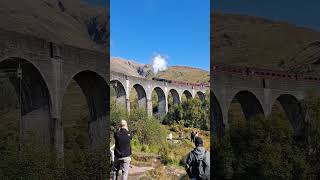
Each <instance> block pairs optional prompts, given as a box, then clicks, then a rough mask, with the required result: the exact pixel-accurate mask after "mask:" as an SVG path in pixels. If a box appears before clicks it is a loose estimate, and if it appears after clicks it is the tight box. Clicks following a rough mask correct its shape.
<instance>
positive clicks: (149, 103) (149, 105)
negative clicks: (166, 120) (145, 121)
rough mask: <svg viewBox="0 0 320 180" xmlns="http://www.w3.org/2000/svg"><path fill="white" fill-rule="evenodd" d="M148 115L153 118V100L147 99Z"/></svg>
mask: <svg viewBox="0 0 320 180" xmlns="http://www.w3.org/2000/svg"><path fill="white" fill-rule="evenodd" d="M147 113H148V115H149V116H152V100H151V99H147Z"/></svg>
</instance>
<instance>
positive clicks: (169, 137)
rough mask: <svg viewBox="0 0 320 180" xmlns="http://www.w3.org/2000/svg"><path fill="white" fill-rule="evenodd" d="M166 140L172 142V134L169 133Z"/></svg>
mask: <svg viewBox="0 0 320 180" xmlns="http://www.w3.org/2000/svg"><path fill="white" fill-rule="evenodd" d="M168 139H169V140H170V141H171V140H172V133H169V135H168Z"/></svg>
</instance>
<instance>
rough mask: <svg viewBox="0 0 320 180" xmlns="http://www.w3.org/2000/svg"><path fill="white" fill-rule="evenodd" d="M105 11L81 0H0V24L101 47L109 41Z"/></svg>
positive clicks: (97, 48)
mask: <svg viewBox="0 0 320 180" xmlns="http://www.w3.org/2000/svg"><path fill="white" fill-rule="evenodd" d="M108 11H109V9H108V8H107V7H102V6H97V5H92V4H89V3H87V2H85V1H81V0H3V1H0V19H2V21H1V22H0V28H1V29H4V30H10V31H16V32H20V33H24V34H30V35H34V36H37V37H40V38H44V39H47V40H49V41H53V42H57V43H64V44H68V45H73V46H77V47H81V48H86V49H93V50H99V51H102V50H104V49H105V48H106V44H107V43H106V42H108V41H109V37H108V36H109V32H108V31H107V27H108V24H109V20H108V19H109V17H108V14H109V13H108ZM108 44H109V43H108Z"/></svg>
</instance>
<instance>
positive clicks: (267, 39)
mask: <svg viewBox="0 0 320 180" xmlns="http://www.w3.org/2000/svg"><path fill="white" fill-rule="evenodd" d="M211 28H212V31H211V38H210V39H211V54H212V58H213V64H214V63H224V64H232V65H241V66H248V67H260V68H268V69H275V70H284V71H289V70H292V69H296V68H295V67H300V65H301V64H305V65H304V68H303V71H307V69H306V68H305V66H306V63H307V64H310V65H311V66H315V67H314V68H313V70H314V71H318V70H317V69H319V68H316V66H318V64H313V62H312V61H310V59H309V60H307V59H306V60H297V61H296V62H295V63H296V64H294V63H293V62H292V59H294V58H295V56H297V53H298V52H300V51H301V50H302V49H304V48H306V47H307V46H309V45H310V44H312V43H314V42H316V41H319V40H320V32H318V31H315V30H312V29H309V28H305V27H297V26H295V25H292V24H289V23H286V22H282V21H281V22H280V21H272V20H268V19H265V18H260V17H252V16H247V15H237V14H222V13H211ZM304 61H308V62H304ZM307 66H308V65H307Z"/></svg>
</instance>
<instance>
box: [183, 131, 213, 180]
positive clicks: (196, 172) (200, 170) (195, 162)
mask: <svg viewBox="0 0 320 180" xmlns="http://www.w3.org/2000/svg"><path fill="white" fill-rule="evenodd" d="M194 144H195V146H196V147H195V148H194V149H193V150H192V151H191V152H190V153H189V154H188V155H187V158H186V161H185V169H186V171H187V174H188V176H189V177H190V178H191V180H209V179H210V153H209V152H208V151H207V150H206V149H205V148H204V147H203V140H202V139H201V138H200V137H199V136H197V137H195V140H194Z"/></svg>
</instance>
